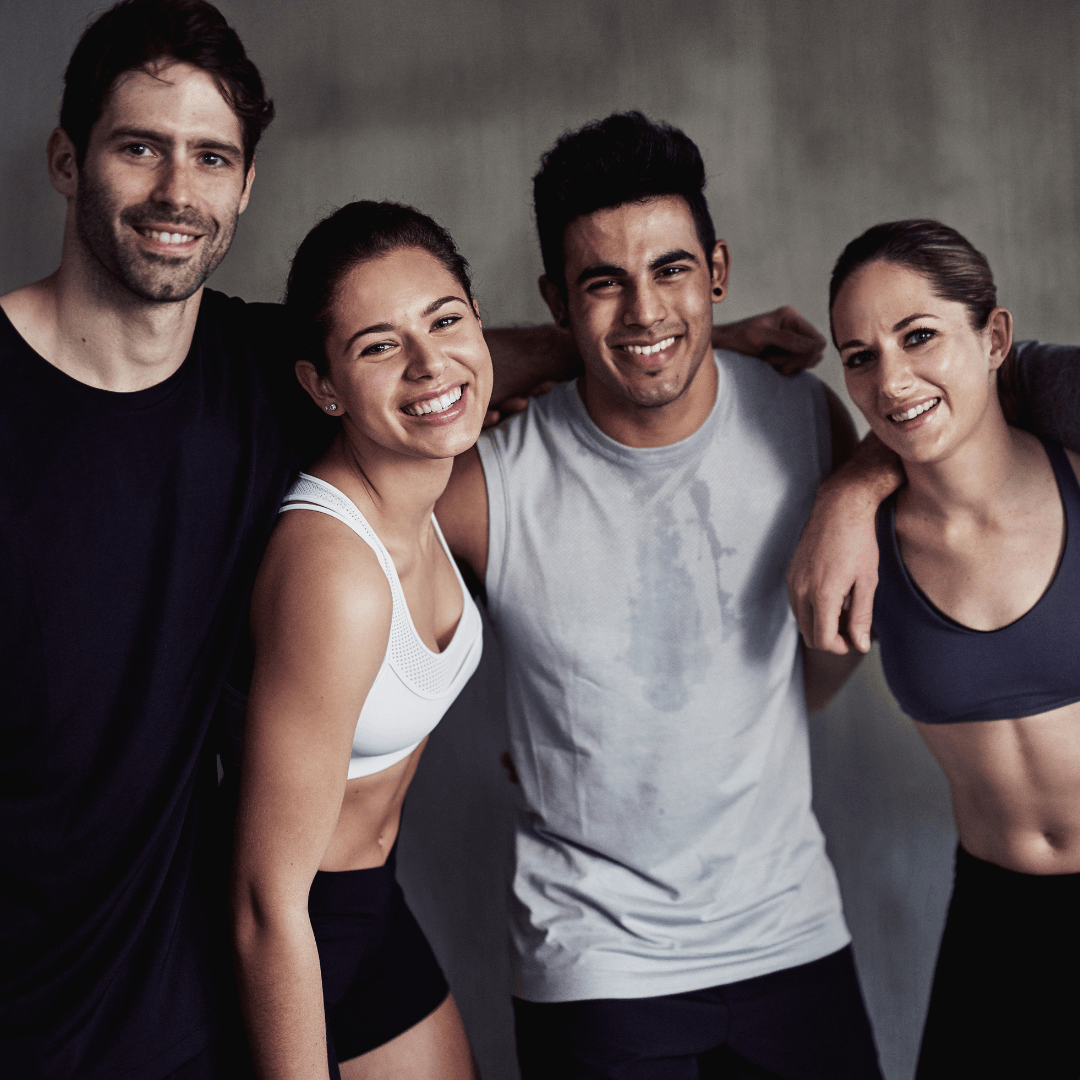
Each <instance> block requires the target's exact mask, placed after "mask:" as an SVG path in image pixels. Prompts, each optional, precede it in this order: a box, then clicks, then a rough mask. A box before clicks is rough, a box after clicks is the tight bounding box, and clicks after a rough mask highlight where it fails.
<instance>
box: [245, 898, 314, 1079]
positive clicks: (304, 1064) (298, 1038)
mask: <svg viewBox="0 0 1080 1080" xmlns="http://www.w3.org/2000/svg"><path fill="white" fill-rule="evenodd" d="M234 928H235V946H236V971H237V982H238V984H239V990H240V1005H241V1008H242V1009H243V1013H244V1026H245V1028H246V1029H247V1035H248V1042H249V1044H250V1046H251V1054H252V1058H253V1059H254V1062H255V1071H256V1075H257V1076H258V1078H259V1080H328V1078H329V1075H330V1072H329V1068H328V1066H327V1057H326V1021H325V1016H324V1012H323V993H322V971H321V968H320V965H319V952H318V948H317V947H316V945H315V935H314V934H313V933H312V930H311V922H310V920H309V918H308V915H307V912H306V911H305V910H299V911H297V912H294V913H292V914H291V916H290V915H284V914H281V913H275V914H271V915H267V916H260V915H258V914H257V913H256V911H255V909H254V907H253V906H249V907H247V908H246V909H244V910H242V911H241V912H240V913H239V914H238V915H237V917H236V919H235V927H234Z"/></svg>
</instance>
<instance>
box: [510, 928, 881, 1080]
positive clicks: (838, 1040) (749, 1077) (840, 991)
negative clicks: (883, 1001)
mask: <svg viewBox="0 0 1080 1080" xmlns="http://www.w3.org/2000/svg"><path fill="white" fill-rule="evenodd" d="M514 1020H515V1027H516V1031H517V1042H518V1061H519V1062H520V1064H521V1077H522V1080H552V1078H553V1077H558V1078H559V1080H699V1078H700V1080H721V1078H723V1080H780V1078H782V1080H881V1070H880V1068H879V1066H878V1061H877V1051H876V1050H875V1049H874V1039H873V1036H872V1035H871V1033H870V1021H869V1020H868V1019H867V1016H866V1007H865V1006H864V1005H863V1000H862V993H861V992H860V990H859V983H858V980H857V978H856V975H855V965H854V963H853V961H852V957H851V948H850V946H849V947H847V948H844V949H841V950H840V951H839V952H836V953H833V954H832V955H831V956H826V957H823V958H822V959H821V960H815V961H813V962H812V963H809V964H801V965H799V966H798V967H794V968H788V969H787V970H786V971H777V972H773V973H772V974H769V975H761V976H759V977H758V978H754V979H745V980H743V981H742V982H737V983H730V984H728V985H726V986H714V987H711V988H710V989H708V990H693V991H690V992H689V993H685V994H670V995H668V996H665V997H651V998H603V999H599V1000H593V1001H563V1002H555V1003H551V1004H537V1003H535V1002H531V1001H522V1000H520V999H519V998H515V999H514Z"/></svg>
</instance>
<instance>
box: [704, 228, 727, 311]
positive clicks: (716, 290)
mask: <svg viewBox="0 0 1080 1080" xmlns="http://www.w3.org/2000/svg"><path fill="white" fill-rule="evenodd" d="M711 266H712V274H711V280H710V282H709V288H710V289H712V302H713V303H714V304H719V303H720V301H721V300H723V299H724V297H725V296H726V295H727V279H728V271H729V270H730V269H731V252H730V251H728V246H727V241H726V240H717V241H716V243H715V244H714V245H713V249H712V260H711Z"/></svg>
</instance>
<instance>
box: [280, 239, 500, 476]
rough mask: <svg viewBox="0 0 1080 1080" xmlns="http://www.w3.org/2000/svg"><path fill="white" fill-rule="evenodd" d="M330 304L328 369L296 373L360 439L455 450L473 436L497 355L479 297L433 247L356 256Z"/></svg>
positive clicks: (364, 446) (433, 451) (406, 449)
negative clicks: (473, 297)
mask: <svg viewBox="0 0 1080 1080" xmlns="http://www.w3.org/2000/svg"><path fill="white" fill-rule="evenodd" d="M331 310H332V316H331V327H330V332H329V333H328V334H327V336H326V338H325V351H326V357H327V361H328V364H329V374H328V375H326V376H319V375H317V374H316V373H315V371H314V368H312V367H311V366H310V365H306V375H305V373H304V371H302V370H301V371H300V374H301V379H302V380H303V382H304V385H305V386H306V387H307V388H308V391H309V393H311V395H312V397H313V398H314V399H315V401H316V402H317V403H318V404H319V405H320V407H322V408H326V407H327V405H329V404H331V403H333V404H336V405H337V406H338V408H337V409H336V410H334V415H337V416H342V417H343V422H344V425H345V429H346V433H347V436H348V438H349V441H350V444H351V445H352V446H353V447H354V448H355V449H357V450H359V451H360V452H361V454H363V453H364V452H365V451H367V450H370V449H374V448H383V449H388V450H391V451H393V452H395V453H401V454H405V455H406V456H409V457H421V458H451V457H455V456H457V455H458V454H460V453H462V452H464V451H465V450H467V449H468V448H469V447H470V446H472V444H473V443H474V442H476V440H477V438H478V437H479V435H480V428H481V425H482V424H483V420H484V414H485V412H486V411H487V406H488V398H489V397H490V396H491V357H490V356H489V354H488V349H487V345H486V344H485V342H484V334H483V329H482V327H481V325H480V318H479V316H478V314H477V312H476V310H475V308H474V306H473V305H472V304H470V303H469V301H468V299H467V298H466V296H465V290H464V289H463V288H462V287H461V284H460V283H459V282H458V281H457V279H456V278H455V277H454V276H453V274H451V273H450V271H449V270H447V269H446V267H445V266H443V264H442V263H441V262H440V261H439V260H438V259H437V258H435V256H434V255H432V254H430V253H429V252H427V251H425V250H423V249H422V248H402V249H400V250H398V251H394V252H391V253H390V254H389V255H385V256H382V257H380V258H377V259H369V260H367V261H366V262H362V263H359V264H358V265H356V266H354V267H353V268H352V269H351V270H350V271H349V272H348V274H346V275H345V277H344V278H343V279H342V281H341V284H340V285H339V286H338V289H337V293H336V296H335V298H334V303H333V306H332V309H331ZM298 370H300V365H298Z"/></svg>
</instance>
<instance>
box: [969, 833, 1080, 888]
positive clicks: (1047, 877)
mask: <svg viewBox="0 0 1080 1080" xmlns="http://www.w3.org/2000/svg"><path fill="white" fill-rule="evenodd" d="M961 877H963V878H964V879H966V880H969V881H972V882H975V881H982V882H985V883H987V884H991V883H993V884H995V885H997V886H998V887H999V888H1008V887H1009V886H1012V887H1014V888H1024V889H1028V890H1031V889H1039V888H1042V889H1045V890H1051V889H1070V888H1073V889H1078V890H1080V871H1077V872H1075V873H1071V874H1025V873H1024V872H1023V871H1021V870H1009V869H1007V868H1006V867H1004V866H998V865H997V863H992V862H987V861H986V860H985V859H980V858H979V857H978V856H977V855H972V854H971V852H970V851H965V850H964V848H962V847H961V846H960V845H959V844H957V845H956V879H957V881H960V879H961Z"/></svg>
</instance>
